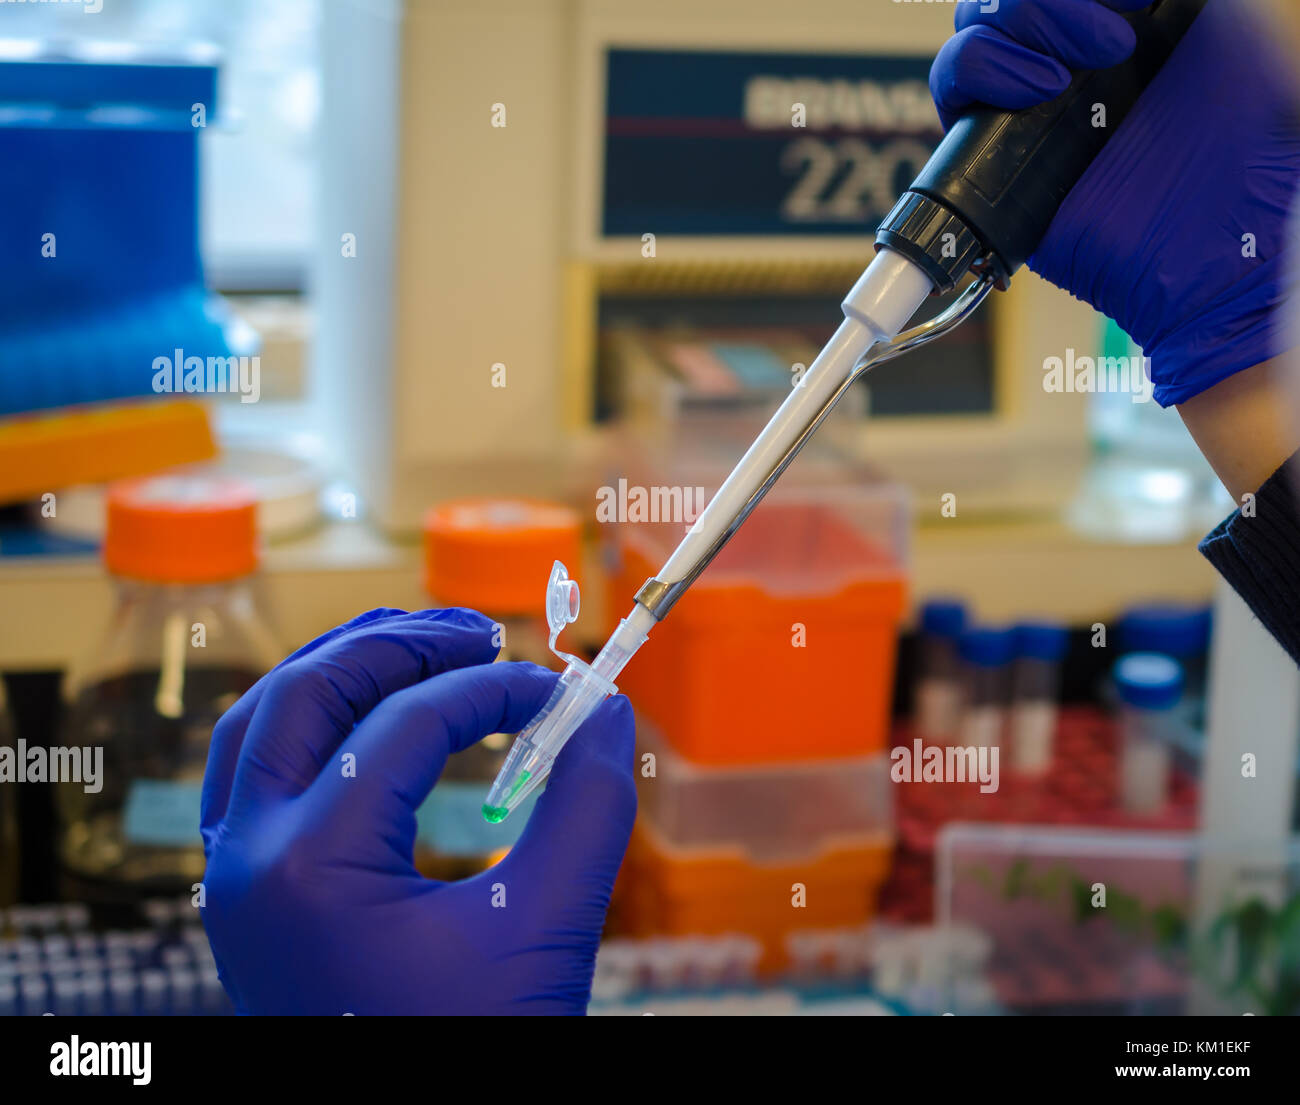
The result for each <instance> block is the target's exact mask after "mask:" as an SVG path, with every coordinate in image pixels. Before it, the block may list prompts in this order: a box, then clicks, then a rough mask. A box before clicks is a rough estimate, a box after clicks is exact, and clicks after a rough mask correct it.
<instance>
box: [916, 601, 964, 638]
mask: <svg viewBox="0 0 1300 1105" xmlns="http://www.w3.org/2000/svg"><path fill="white" fill-rule="evenodd" d="M965 629H966V604H965V603H963V602H961V601H960V600H959V599H931V600H930V601H929V602H927V603H926V604H925V605H924V606H922V607H921V632H922V633H924V634H926V635H928V636H931V637H947V638H950V639H953V640H955V639H956V638H958V637H960V636H961V635H962V633H963V632H965Z"/></svg>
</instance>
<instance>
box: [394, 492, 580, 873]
mask: <svg viewBox="0 0 1300 1105" xmlns="http://www.w3.org/2000/svg"><path fill="white" fill-rule="evenodd" d="M424 551H425V586H426V590H427V591H428V593H429V595H430V597H431V599H432V601H433V603H434V605H436V606H464V607H469V608H470V609H472V610H478V611H479V612H480V613H482V614H486V615H487V616H488V617H489V618H491V619H492V620H493V621H494V622H496V623H497V627H498V643H499V644H500V646H501V651H500V653H499V654H498V657H497V659H498V660H528V661H531V662H533V663H535V664H541V665H542V666H544V667H551V668H554V667H555V666H556V664H557V662H556V660H555V658H554V657H553V656H552V655H551V652H550V650H549V648H548V646H547V638H548V635H549V634H548V627H547V623H546V618H545V611H544V606H543V603H542V601H541V596H542V595H543V594H544V591H545V588H546V581H547V576H548V574H549V573H550V571H551V568H552V565H553V564H554V562H555V561H556V560H563V561H564V562H565V563H568V564H574V563H578V562H579V561H580V560H581V522H580V519H579V518H578V516H577V514H576V513H575V512H574V511H573V510H571V509H569V508H568V507H566V506H563V505H561V504H558V503H549V502H540V501H536V500H522V499H461V500H455V501H452V502H448V503H444V504H442V505H440V506H438V507H435V508H434V509H433V510H431V511H430V512H429V514H428V515H427V516H426V518H425V523H424ZM512 740H513V738H512V736H511V734H508V733H492V734H489V735H488V736H486V737H484V738H483V740H481V741H479V742H478V743H477V744H474V745H471V746H470V747H469V748H467V749H465V750H464V751H462V752H456V753H454V754H453V755H451V756H450V757H448V759H447V765H446V767H445V768H444V769H443V772H442V776H441V777H440V778H439V780H438V785H437V786H436V787H435V788H434V790H433V793H432V794H430V796H429V798H428V800H427V801H426V802H425V803H424V805H423V806H421V807H420V811H419V814H418V824H419V828H418V834H417V838H416V866H417V867H418V868H419V870H420V871H421V872H422V873H424V874H425V875H427V876H429V877H431V878H441V879H456V878H465V877H468V876H470V875H473V874H476V873H477V872H479V871H482V870H483V869H484V868H486V867H488V866H490V865H491V864H492V863H495V862H496V861H497V860H498V859H499V858H500V857H501V856H502V855H504V853H505V852H506V851H507V850H508V849H509V848H510V846H511V845H512V844H513V843H514V842H515V840H516V839H517V838H518V836H519V834H520V833H521V832H522V831H523V828H524V826H525V825H526V824H527V823H528V810H527V809H523V810H521V811H520V813H518V814H516V815H515V816H513V817H511V818H508V819H506V820H505V821H504V822H501V823H488V822H485V821H484V820H483V817H482V815H481V813H480V809H481V807H482V804H483V795H484V794H485V793H486V792H487V790H488V788H489V787H490V786H491V784H492V782H493V780H494V779H496V777H497V774H498V772H499V771H500V769H501V765H502V764H503V763H504V762H505V758H506V756H507V754H508V753H509V750H510V747H511V743H512Z"/></svg>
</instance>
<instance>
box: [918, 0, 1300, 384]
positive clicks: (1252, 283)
mask: <svg viewBox="0 0 1300 1105" xmlns="http://www.w3.org/2000/svg"><path fill="white" fill-rule="evenodd" d="M1149 2H1150V0H1107V2H1106V3H1105V4H1103V3H1101V2H1100V0H1001V2H1000V3H999V4H998V5H996V7H997V10H996V11H987V12H986V11H983V10H981V9H982V8H984V7H985V6H986V5H983V4H973V3H967V4H960V5H958V7H957V12H956V23H957V28H958V33H957V35H956V36H955V37H953V38H952V39H950V40H949V41H948V42H947V43H946V44H945V45H944V47H943V49H942V50H941V51H940V52H939V56H938V57H937V58H936V59H935V63H934V67H933V69H932V70H931V73H930V89H931V92H932V93H933V94H934V99H935V103H936V104H937V105H938V108H939V113H940V116H941V117H942V119H943V121H944V125H945V126H948V125H951V123H952V122H953V120H954V119H956V118H957V117H958V116H959V115H960V114H961V112H962V111H963V110H964V109H965V108H966V107H967V106H968V105H970V104H972V103H985V104H991V105H993V106H994V107H1000V108H1024V107H1029V106H1031V105H1033V104H1037V103H1042V102H1044V101H1046V100H1050V99H1052V98H1053V97H1055V96H1057V95H1059V94H1060V93H1061V92H1062V91H1064V89H1065V87H1066V85H1067V84H1068V83H1069V81H1070V70H1071V69H1074V70H1079V69H1099V68H1104V67H1108V66H1111V65H1116V64H1118V63H1119V62H1121V61H1123V60H1124V59H1125V58H1127V57H1128V56H1129V54H1130V53H1131V52H1132V50H1133V46H1134V43H1135V37H1134V34H1133V30H1132V28H1131V27H1130V26H1128V24H1127V23H1125V21H1124V20H1123V19H1121V18H1120V16H1119V15H1117V14H1116V11H1112V10H1109V9H1116V10H1118V11H1134V10H1136V9H1139V8H1143V7H1146V6H1147V4H1148V3H1149ZM1247 7H1248V6H1247V5H1245V4H1242V3H1240V2H1239V0H1209V3H1208V5H1207V6H1206V8H1205V10H1204V11H1203V12H1202V13H1201V15H1200V16H1199V17H1198V18H1197V20H1196V22H1195V24H1194V25H1193V26H1192V28H1191V29H1190V30H1189V31H1188V33H1187V35H1186V37H1185V38H1184V39H1183V41H1182V42H1181V43H1179V45H1178V48H1177V49H1176V50H1175V52H1174V54H1173V56H1172V57H1171V58H1170V59H1169V61H1168V62H1167V63H1166V65H1165V67H1164V69H1163V70H1162V71H1161V72H1160V74H1159V75H1158V76H1157V77H1156V79H1155V81H1154V82H1153V83H1152V84H1151V86H1150V87H1149V88H1148V89H1147V90H1146V92H1145V93H1144V94H1143V95H1142V98H1141V99H1140V100H1139V101H1138V103H1137V104H1136V105H1135V107H1134V108H1133V110H1132V111H1131V112H1130V114H1129V116H1128V118H1127V119H1126V120H1125V121H1124V122H1123V124H1122V125H1121V126H1120V127H1119V128H1118V130H1117V131H1116V132H1115V136H1114V137H1113V138H1112V139H1111V140H1110V142H1109V143H1108V144H1107V146H1106V148H1105V150H1104V151H1103V152H1102V153H1101V155H1100V156H1099V157H1098V158H1097V160H1096V161H1095V162H1094V163H1093V164H1092V166H1091V167H1090V168H1089V169H1088V171H1087V173H1085V175H1084V177H1083V179H1082V180H1080V181H1079V183H1078V184H1077V185H1076V186H1075V188H1074V190H1073V191H1072V192H1071V193H1070V194H1069V196H1068V197H1066V200H1065V204H1064V205H1063V206H1062V208H1061V210H1060V212H1059V213H1058V214H1057V216H1056V219H1055V220H1054V221H1053V223H1052V226H1051V230H1050V231H1049V233H1048V235H1047V238H1046V239H1045V240H1044V241H1043V243H1042V245H1041V246H1040V247H1039V249H1038V252H1037V253H1036V254H1035V255H1034V256H1033V257H1032V258H1031V259H1030V262H1029V266H1030V268H1031V269H1033V270H1034V271H1035V272H1037V273H1039V274H1040V275H1041V276H1043V277H1045V278H1046V279H1048V280H1050V281H1051V282H1052V283H1053V284H1056V285H1057V286H1058V287H1061V288H1065V289H1066V290H1067V291H1070V292H1072V293H1073V294H1074V295H1076V296H1077V297H1078V298H1080V299H1082V300H1085V301H1086V302H1088V303H1090V304H1091V305H1092V306H1093V307H1095V308H1097V310H1099V311H1101V312H1102V313H1103V314H1106V315H1108V316H1110V317H1111V318H1113V319H1114V320H1115V321H1116V322H1118V323H1119V324H1120V326H1122V327H1123V328H1124V330H1125V331H1127V332H1128V334H1129V335H1130V336H1131V337H1132V338H1133V339H1134V341H1136V342H1137V343H1138V344H1139V345H1140V346H1141V347H1142V349H1143V350H1144V351H1145V354H1146V356H1148V357H1149V358H1151V362H1152V364H1151V377H1152V380H1153V382H1154V383H1155V385H1156V386H1155V398H1156V400H1157V401H1158V402H1159V403H1160V404H1161V405H1163V406H1169V405H1171V404H1175V403H1181V402H1183V401H1184V400H1186V399H1190V398H1191V397H1192V396H1194V395H1197V394H1199V393H1200V392H1202V391H1205V390H1206V389H1207V388H1210V387H1212V386H1213V385H1214V384H1217V383H1218V382H1219V381H1221V380H1224V379H1226V378H1227V377H1229V376H1231V375H1233V374H1234V373H1237V372H1240V371H1242V370H1243V369H1246V368H1249V367H1251V366H1252V365H1256V364H1259V363H1261V362H1263V361H1266V360H1268V359H1269V358H1270V357H1273V356H1276V355H1277V354H1278V353H1281V352H1284V351H1285V350H1286V348H1287V345H1286V344H1284V343H1285V340H1286V338H1285V333H1284V329H1285V327H1284V321H1283V320H1282V319H1281V318H1280V317H1275V314H1281V312H1274V310H1273V308H1274V307H1275V306H1277V305H1278V304H1280V303H1281V301H1282V299H1283V296H1284V293H1285V283H1286V264H1287V262H1286V259H1285V257H1284V253H1285V244H1286V233H1285V230H1286V220H1287V213H1288V211H1289V209H1290V205H1291V201H1292V198H1293V196H1294V193H1295V188H1296V183H1297V178H1298V174H1300V133H1298V129H1297V124H1296V113H1295V107H1294V92H1293V90H1292V89H1291V88H1290V87H1289V86H1288V83H1287V80H1288V77H1287V75H1286V74H1287V70H1286V68H1285V63H1284V62H1283V61H1282V60H1281V59H1280V57H1278V56H1276V55H1275V53H1274V47H1273V45H1272V44H1271V43H1270V42H1269V41H1267V39H1266V38H1265V37H1264V35H1263V34H1262V31H1261V28H1260V26H1259V25H1258V24H1257V23H1255V22H1254V17H1252V16H1251V15H1250V13H1249V12H1248V10H1247ZM1245 235H1253V241H1254V248H1255V250H1256V252H1257V256H1254V257H1249V256H1245V255H1244V254H1245V253H1247V252H1249V249H1248V248H1247V243H1246V241H1244V240H1243V239H1244V236H1245Z"/></svg>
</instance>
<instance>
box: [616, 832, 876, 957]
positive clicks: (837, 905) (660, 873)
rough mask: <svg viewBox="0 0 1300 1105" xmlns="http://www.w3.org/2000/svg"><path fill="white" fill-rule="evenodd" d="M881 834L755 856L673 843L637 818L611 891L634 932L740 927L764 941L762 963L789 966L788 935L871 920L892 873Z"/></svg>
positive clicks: (618, 913) (697, 932) (695, 932)
mask: <svg viewBox="0 0 1300 1105" xmlns="http://www.w3.org/2000/svg"><path fill="white" fill-rule="evenodd" d="M891 849H892V842H891V839H890V837H889V836H888V834H885V833H880V834H874V835H870V836H865V837H861V838H856V839H854V838H838V839H836V840H830V841H828V842H827V843H826V844H825V846H824V847H822V848H821V849H820V850H818V851H816V852H815V853H813V854H811V855H810V856H808V857H807V858H805V859H802V860H787V861H782V862H780V863H776V864H756V863H754V862H753V861H751V860H750V859H749V858H748V857H747V855H746V854H745V852H744V850H743V849H742V848H741V847H739V846H737V847H735V848H727V847H719V848H711V849H708V850H697V849H689V850H680V851H679V850H674V849H673V848H672V847H671V845H669V844H668V843H667V842H666V841H665V840H664V838H663V837H662V836H660V835H659V834H658V833H656V831H655V830H654V827H653V826H652V825H650V824H649V822H648V821H647V820H646V819H644V818H640V819H638V822H637V827H636V831H635V832H634V833H633V834H632V844H631V846H630V847H629V849H628V853H627V859H626V861H625V862H624V864H623V870H622V872H621V873H620V875H619V881H618V887H617V889H616V892H615V899H616V916H617V918H618V919H619V924H620V928H621V929H622V930H623V931H625V932H627V934H628V935H632V936H654V935H672V936H683V935H688V934H693V935H714V934H719V933H733V932H734V933H745V934H747V935H750V936H753V937H754V938H755V939H757V940H758V941H759V943H760V944H762V946H763V957H762V959H761V960H760V962H759V970H760V971H762V972H764V973H770V972H774V971H779V970H781V969H782V968H783V967H784V966H785V965H786V947H785V942H786V936H787V935H788V934H789V933H791V932H795V931H797V930H800V929H824V928H851V927H857V926H860V925H864V924H866V923H867V922H868V921H870V920H872V918H873V917H874V916H875V911H876V898H877V895H878V892H879V890H880V887H881V885H882V884H883V883H884V881H885V878H886V877H887V875H888V873H889V862H890V854H891Z"/></svg>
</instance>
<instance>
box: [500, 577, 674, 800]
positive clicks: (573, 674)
mask: <svg viewBox="0 0 1300 1105" xmlns="http://www.w3.org/2000/svg"><path fill="white" fill-rule="evenodd" d="M579 603H580V596H579V593H578V585H577V583H576V582H574V581H573V580H571V579H570V578H569V573H568V571H567V570H566V569H565V567H564V565H563V564H561V563H560V562H559V561H558V560H557V561H556V562H555V565H554V566H553V567H552V568H551V577H550V579H549V580H548V581H547V585H546V621H547V624H548V625H549V626H550V629H551V641H550V645H551V651H552V652H553V653H555V655H556V656H558V657H559V658H560V659H561V660H564V661H566V662H567V664H568V667H566V668H565V669H564V673H563V674H562V675H561V676H560V679H559V682H558V683H556V684H555V690H554V691H553V692H551V697H550V698H549V699H548V700H547V702H546V705H545V706H543V707H542V708H541V710H539V711H538V713H537V716H536V717H534V718H533V719H532V721H530V722H529V723H528V724H527V725H526V726H525V727H524V728H523V729H522V730H521V731H520V733H519V735H518V736H517V737H515V743H514V744H513V745H512V746H511V748H510V752H509V754H508V755H507V756H506V762H505V763H504V764H502V765H501V770H500V771H499V772H498V773H497V777H496V782H494V783H493V784H492V789H491V790H489V791H488V795H487V799H486V800H485V801H484V803H483V819H484V820H485V821H489V822H491V823H493V824H496V823H497V822H499V821H504V820H505V819H506V818H507V817H508V816H509V815H510V813H511V812H512V811H513V810H515V809H517V808H518V807H519V806H520V805H522V804H523V803H524V802H525V801H526V800H527V799H528V797H529V795H531V794H532V793H533V791H535V790H536V789H537V788H538V787H539V786H541V785H542V783H543V782H545V780H546V777H547V776H548V775H549V774H550V773H551V767H552V766H553V765H554V763H555V759H556V757H557V756H559V754H560V750H561V749H562V748H563V747H564V746H565V744H566V743H568V740H569V738H570V737H571V736H573V734H574V733H575V732H577V730H578V727H579V726H581V725H582V723H583V722H584V721H586V720H587V718H589V717H590V716H591V715H592V713H593V712H594V711H595V709H596V707H597V706H599V705H600V704H601V703H602V702H604V701H605V699H606V698H608V697H609V696H610V695H612V694H617V693H618V688H617V687H616V686H615V685H614V682H613V681H614V680H615V679H617V678H618V676H619V674H620V673H621V672H622V670H623V668H624V666H625V665H626V664H627V662H628V661H629V660H630V659H631V658H632V656H633V654H634V653H635V652H636V650H637V649H639V648H640V647H641V646H642V645H643V644H644V643H645V640H646V634H647V633H648V631H649V628H650V626H651V625H653V624H654V618H653V616H652V615H650V613H649V612H648V611H646V610H645V609H644V608H643V607H637V608H636V609H635V610H634V611H633V613H632V614H630V615H629V616H628V617H627V618H624V619H623V620H622V621H621V622H619V625H618V629H616V630H615V631H614V633H613V634H612V635H611V636H610V638H609V640H608V641H606V642H605V647H604V648H602V649H601V650H600V654H599V655H598V656H597V657H596V659H595V660H594V661H593V662H592V663H591V664H587V663H585V662H584V661H582V660H580V659H579V658H578V657H576V656H572V655H570V654H569V653H567V652H561V651H560V650H559V649H558V648H556V647H555V642H556V640H557V638H558V637H559V635H560V630H562V629H563V628H564V627H565V626H566V625H568V624H569V623H570V622H572V621H573V620H574V619H575V618H577V616H578V609H579Z"/></svg>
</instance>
